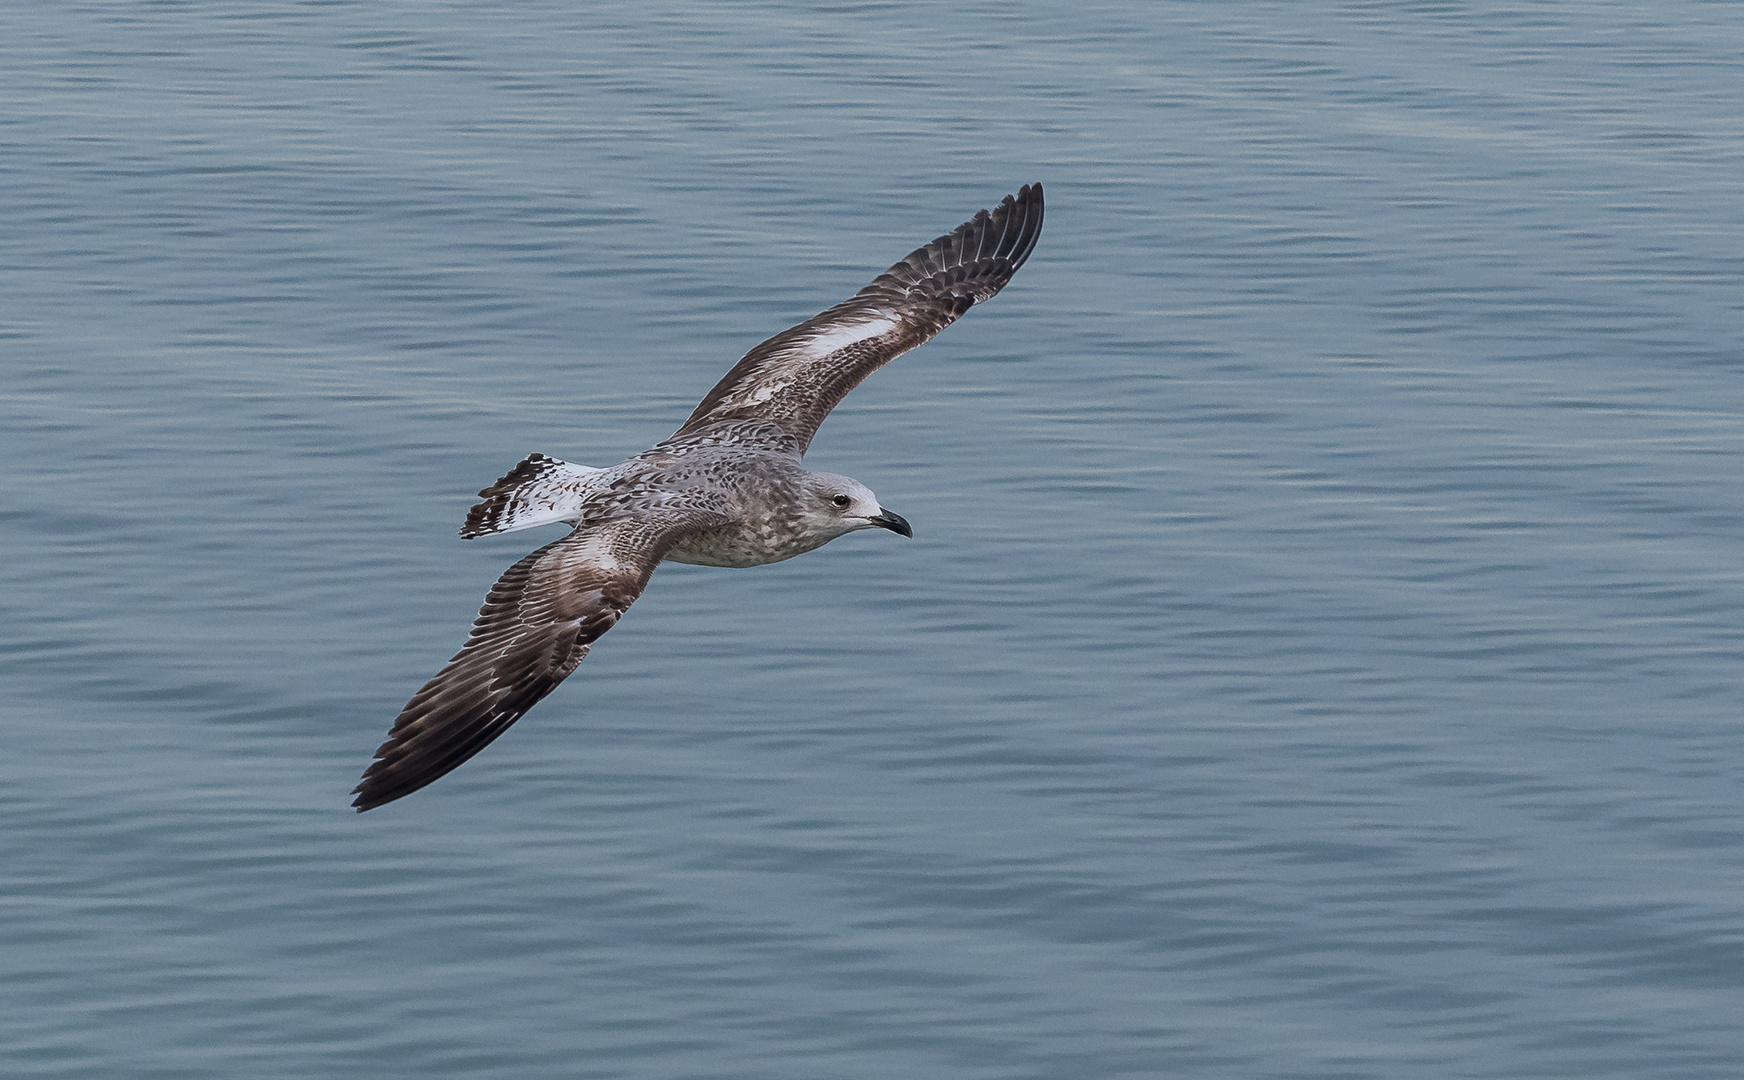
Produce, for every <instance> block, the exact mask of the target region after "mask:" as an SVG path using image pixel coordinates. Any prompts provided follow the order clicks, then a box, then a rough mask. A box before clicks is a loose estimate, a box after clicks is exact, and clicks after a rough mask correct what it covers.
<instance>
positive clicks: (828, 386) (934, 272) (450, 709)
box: [351, 184, 1042, 813]
mask: <svg viewBox="0 0 1744 1080" xmlns="http://www.w3.org/2000/svg"><path fill="white" fill-rule="evenodd" d="M1041 227H1042V186H1041V185H1040V184H1028V185H1025V186H1024V187H1022V188H1020V189H1019V190H1018V192H1017V194H1016V195H1007V196H1006V197H1005V198H1004V199H1003V200H1002V201H1001V202H1000V204H999V205H998V206H997V207H995V208H994V209H993V210H992V211H987V210H982V211H980V212H978V213H977V214H976V215H975V216H974V217H973V218H971V219H970V220H968V221H966V222H964V223H963V224H962V225H960V226H958V227H957V228H956V229H953V230H952V231H951V232H949V233H946V234H945V235H944V236H941V237H939V238H938V239H937V240H934V241H933V242H932V243H930V244H927V245H926V246H924V247H920V248H917V249H915V250H914V251H912V252H910V253H909V254H908V255H907V256H906V257H904V258H903V259H902V260H901V261H900V262H898V263H897V264H896V265H894V266H892V267H891V268H890V269H888V270H886V271H884V273H882V274H879V275H878V276H877V277H875V278H873V279H872V283H871V284H870V285H867V286H866V287H865V288H864V289H861V290H860V291H859V292H857V293H855V294H854V295H853V296H852V297H850V298H848V299H847V300H845V301H843V302H842V303H840V304H837V305H836V306H835V307H833V308H830V309H829V310H828V311H825V312H824V313H823V314H821V315H818V316H816V317H815V318H811V319H807V320H806V321H805V322H802V323H800V324H799V325H798V326H795V327H793V328H792V329H789V330H785V331H783V332H781V333H779V334H777V335H775V336H774V337H772V338H770V339H769V340H768V341H765V342H764V343H763V344H761V345H759V346H757V347H756V348H754V349H752V350H751V351H750V352H748V353H746V354H745V357H744V359H742V360H740V361H739V362H738V363H737V364H736V365H734V367H733V369H732V370H731V371H729V372H727V375H726V377H725V378H724V379H722V380H721V381H720V382H718V383H716V384H715V388H714V389H713V390H710V391H709V392H708V395H707V396H706V397H704V398H703V399H702V404H700V405H698V406H697V407H696V411H695V412H693V413H691V415H690V419H688V420H686V421H685V422H684V426H683V427H681V428H679V429H678V431H677V432H675V433H674V434H673V435H672V437H671V438H668V439H666V440H665V441H663V442H660V443H656V444H655V445H654V446H652V447H650V448H649V449H647V450H644V451H643V452H642V453H640V454H637V455H636V456H635V457H633V458H630V459H629V460H628V461H625V462H623V463H621V464H618V465H613V466H612V467H610V468H606V469H596V468H591V467H589V466H586V465H574V464H570V463H569V462H565V461H559V460H557V459H556V458H551V457H547V456H545V455H544V454H533V455H531V456H529V457H528V458H527V459H526V460H524V461H522V462H521V463H520V464H519V465H516V466H515V467H514V468H513V469H512V470H510V471H509V473H508V474H507V475H505V476H504V477H503V478H502V479H500V480H498V481H497V482H496V483H494V484H492V485H491V486H490V487H487V488H485V489H484V490H482V491H480V492H479V496H480V498H481V499H482V501H481V502H479V503H478V504H477V505H475V506H474V507H472V509H471V510H470V511H469V512H468V513H467V515H466V524H465V525H464V526H463V527H462V528H461V530H460V535H461V536H462V537H463V538H465V539H468V540H471V539H474V538H476V537H480V536H488V535H490V534H492V533H504V532H515V531H517V530H520V529H529V528H533V527H535V526H538V525H547V524H551V523H554V522H559V521H562V522H567V523H569V524H570V525H572V526H573V529H572V530H571V531H570V532H569V534H568V535H566V536H564V537H563V538H562V539H561V540H557V541H555V542H553V543H550V544H546V545H545V546H544V547H542V548H540V549H539V550H537V551H535V552H533V553H532V554H531V555H528V556H527V557H526V558H524V559H522V560H521V561H520V562H518V563H516V564H515V565H513V566H511V567H509V569H508V570H507V571H506V572H505V573H504V574H503V576H502V577H501V578H499V579H498V580H497V583H496V584H495V585H493V586H491V590H490V594H489V595H488V596H486V597H485V601H484V607H483V608H481V609H480V610H479V613H478V619H477V621H475V622H474V623H473V625H472V633H471V635H470V636H468V637H467V639H466V643H465V644H464V645H463V646H461V649H460V651H459V652H458V653H455V654H454V658H453V659H451V660H449V661H448V664H447V666H445V667H444V668H443V669H442V670H441V671H439V672H437V673H436V675H435V677H433V678H432V679H431V680H430V681H429V682H427V683H425V684H424V687H423V689H421V690H419V691H418V692H417V693H416V694H413V695H412V699H411V700H410V701H408V702H406V707H405V708H404V709H401V710H400V714H399V716H398V717H397V718H396V719H395V720H394V725H393V729H392V731H391V732H389V734H388V739H387V741H386V742H384V743H382V745H381V747H380V749H378V750H376V752H375V760H374V761H373V762H371V763H370V766H369V768H368V769H367V770H366V771H365V772H364V774H363V780H362V782H361V783H359V784H358V785H357V787H356V788H355V789H354V790H353V791H352V794H353V795H356V796H357V798H356V800H354V801H353V802H352V804H351V805H352V806H354V807H356V808H357V810H358V812H359V813H361V812H363V811H365V810H371V809H374V808H375V807H378V806H381V805H382V804H384V803H389V802H392V801H394V800H395V799H398V798H400V797H401V796H403V795H409V794H411V793H412V792H414V791H416V790H418V789H419V788H421V787H423V786H424V785H426V784H429V783H430V782H432V781H434V780H436V779H438V778H440V777H442V776H444V775H446V774H447V773H448V772H450V771H451V770H453V769H454V768H455V767H457V766H458V765H460V764H461V763H462V762H464V761H466V760H467V759H468V758H470V757H472V756H473V755H474V754H476V753H478V752H479V751H480V750H483V749H484V748H485V747H486V746H487V745H489V744H490V742H491V740H492V739H495V738H496V737H497V736H498V735H501V734H502V733H503V732H504V731H506V730H508V728H509V725H511V724H513V723H514V722H515V721H516V720H519V719H520V718H521V717H522V716H523V715H525V714H526V712H527V710H528V709H531V708H532V707H533V706H534V705H535V704H536V703H537V702H538V701H539V699H541V698H543V697H544V696H545V695H546V694H549V693H550V692H551V691H552V690H554V689H556V687H557V684H558V683H560V682H562V681H563V680H564V679H566V678H568V677H569V675H570V673H571V672H573V671H574V670H575V668H576V666H577V665H578V664H580V663H581V661H582V659H583V658H584V657H586V656H587V653H588V650H589V649H591V648H592V647H593V643H594V642H595V641H596V640H598V639H599V636H600V635H601V634H604V633H605V632H606V631H607V630H610V629H611V628H612V626H613V625H614V624H615V623H616V622H617V621H618V619H619V618H621V617H622V616H623V614H624V612H625V611H626V610H627V609H628V608H629V606H630V605H631V604H632V603H634V602H635V600H636V597H638V596H640V595H641V594H642V590H643V589H644V588H645V587H646V586H647V584H648V578H649V576H650V575H652V574H653V573H654V567H655V566H657V565H659V563H660V562H661V560H663V559H665V560H670V561H672V562H681V563H694V564H700V565H703V566H761V565H763V564H765V563H774V562H781V561H782V560H783V559H791V558H793V557H794V556H795V555H802V554H804V553H805V552H807V551H811V550H813V549H814V548H818V547H822V546H823V545H824V544H827V543H829V542H830V541H831V540H834V539H835V538H836V537H838V536H845V535H846V534H848V533H851V532H857V531H859V530H861V529H888V530H890V531H891V532H893V533H897V534H899V535H901V536H910V537H912V536H913V535H914V533H913V530H911V529H910V528H909V525H908V522H907V521H905V520H904V519H903V518H902V517H901V516H899V515H897V514H894V513H891V512H890V511H889V510H886V509H885V508H884V506H883V505H882V504H881V503H879V501H878V497H877V496H876V495H874V494H872V492H871V491H870V490H868V489H867V488H866V486H865V485H864V484H862V483H860V482H859V481H857V480H853V479H850V478H849V477H846V476H838V475H836V474H835V473H827V472H808V471H807V470H806V469H804V468H803V467H801V465H800V459H801V458H802V457H804V455H805V451H806V448H807V447H808V446H810V445H811V440H812V436H813V435H814V434H816V433H817V429H818V425H820V424H822V423H823V421H824V417H826V416H828V415H829V413H830V410H831V409H833V408H835V407H836V404H837V402H839V401H841V400H842V398H844V397H846V396H847V394H848V391H850V390H852V389H853V388H854V387H856V386H858V385H859V384H860V381H861V380H862V379H864V378H866V376H868V375H870V374H872V373H873V372H874V371H877V370H878V369H879V368H881V367H883V366H884V365H885V364H888V363H889V362H890V361H892V360H894V359H896V358H897V357H898V356H901V355H902V354H903V353H905V352H907V351H908V350H910V349H912V348H914V347H915V346H917V345H922V344H925V343H926V342H927V341H929V340H930V339H931V338H932V337H933V335H935V334H937V333H938V332H939V331H940V330H943V329H944V328H945V327H947V326H949V325H951V323H953V322H955V321H956V320H957V318H958V316H960V315H962V314H963V313H964V312H965V311H968V310H969V308H970V307H972V306H973V305H975V304H978V303H980V302H981V301H983V300H986V299H988V298H990V297H992V296H993V295H994V294H995V293H997V292H999V290H1000V289H1002V288H1004V286H1005V283H1006V282H1007V281H1010V280H1011V276H1012V275H1013V274H1015V273H1017V269H1018V267H1020V266H1022V265H1023V264H1024V260H1026V259H1028V258H1029V253H1030V251H1031V250H1032V249H1033V248H1034V247H1035V243H1036V238H1037V237H1038V236H1039V235H1040V233H1041Z"/></svg>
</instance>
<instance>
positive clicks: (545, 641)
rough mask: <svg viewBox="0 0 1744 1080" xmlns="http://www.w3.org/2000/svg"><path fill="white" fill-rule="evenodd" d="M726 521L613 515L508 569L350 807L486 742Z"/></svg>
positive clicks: (702, 516)
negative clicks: (693, 540) (686, 546)
mask: <svg viewBox="0 0 1744 1080" xmlns="http://www.w3.org/2000/svg"><path fill="white" fill-rule="evenodd" d="M726 520H727V518H726V515H725V514H721V513H716V512H714V511H712V510H704V509H671V510H661V511H659V512H654V513H649V514H646V515H639V516H636V517H630V518H622V519H617V520H612V521H606V522H602V523H600V524H598V525H589V526H586V527H584V528H580V529H577V530H576V531H574V532H572V533H570V534H569V535H568V536H566V537H564V538H563V539H561V540H558V541H556V542H555V543H551V544H547V545H545V546H544V547H542V548H540V549H539V550H538V551H535V552H533V553H532V554H531V555H528V556H527V557H526V558H524V559H522V560H521V561H520V562H518V563H516V564H515V565H514V566H511V567H509V569H508V570H507V572H505V573H504V574H503V576H502V577H501V578H499V579H498V580H497V583H496V584H495V585H494V586H492V587H491V591H490V595H489V596H487V597H486V598H485V602H484V607H483V608H481V609H480V610H479V613H478V620H477V621H476V622H474V623H473V625H472V635H471V636H470V637H468V638H467V639H466V644H465V645H464V646H463V647H462V648H461V650H460V651H459V652H458V653H455V654H454V658H453V659H452V660H450V661H449V662H448V666H446V667H444V668H443V669H442V670H441V671H439V672H437V673H436V677H435V678H433V679H431V680H430V681H429V682H427V683H425V684H424V688H423V689H422V690H419V691H418V692H417V693H416V694H414V695H412V700H411V701H408V702H407V703H406V707H405V708H404V709H402V710H400V715H399V717H398V718H397V719H396V720H395V721H394V727H393V731H392V732H391V733H390V734H389V735H388V741H387V742H385V743H383V744H382V745H381V748H380V749H378V750H377V751H376V752H375V757H376V760H375V761H374V762H373V763H371V764H370V767H369V769H368V770H367V771H366V772H365V773H364V774H363V781H362V783H360V784H358V785H357V788H356V789H355V790H354V791H353V792H352V794H354V795H356V796H357V799H356V800H355V801H354V802H353V803H352V804H351V805H353V806H355V807H356V808H357V809H358V811H359V812H361V811H364V810H369V809H373V808H374V807H377V806H380V805H382V804H383V803H386V802H392V801H393V800H395V799H397V798H399V797H400V796H402V795H407V794H410V793H411V792H414V791H416V790H418V789H419V788H421V787H423V786H424V785H425V784H428V783H430V782H431V781H432V780H435V779H437V778H438V777H440V776H443V775H444V774H446V773H447V772H448V771H449V770H451V769H453V768H454V767H455V766H457V765H459V764H460V763H461V762H463V761H465V760H466V759H467V758H469V757H471V756H472V755H474V754H476V753H478V752H479V751H480V750H482V749H484V748H485V746H486V745H488V744H489V743H490V741H491V740H492V739H494V738H496V737H497V736H498V735H501V734H502V733H503V732H504V731H507V730H508V728H509V725H510V724H513V723H514V722H515V721H516V720H519V719H520V718H521V716H522V715H523V714H525V713H526V711H527V710H528V709H531V708H532V707H533V705H534V704H535V703H536V702H537V701H538V700H539V699H540V698H542V697H544V696H545V695H546V694H549V693H550V692H551V691H552V689H553V688H554V687H556V686H557V684H558V683H560V682H562V681H563V680H564V679H565V678H566V677H568V675H569V673H570V672H572V671H574V670H575V667H576V665H577V664H579V663H581V661H582V658H583V657H585V656H586V655H587V651H588V649H589V647H591V646H592V645H593V643H594V641H595V640H597V639H598V638H599V636H600V635H601V634H603V633H605V632H606V631H607V630H610V629H611V628H612V624H614V623H616V622H617V621H618V617H619V616H621V615H622V614H623V613H624V612H625V610H627V609H628V608H629V606H630V605H631V604H632V603H634V602H635V599H636V597H638V596H640V595H642V590H643V588H645V587H646V586H647V584H648V576H649V575H650V574H652V573H653V572H654V567H655V566H656V565H657V564H658V563H659V562H660V560H661V558H662V557H664V556H665V554H666V552H667V551H669V550H671V548H672V545H673V544H675V543H677V542H678V541H679V540H680V539H682V538H683V537H685V536H687V535H689V534H690V533H692V532H695V531H696V530H698V529H704V528H708V527H710V526H713V525H719V524H722V523H723V522H725V521H726Z"/></svg>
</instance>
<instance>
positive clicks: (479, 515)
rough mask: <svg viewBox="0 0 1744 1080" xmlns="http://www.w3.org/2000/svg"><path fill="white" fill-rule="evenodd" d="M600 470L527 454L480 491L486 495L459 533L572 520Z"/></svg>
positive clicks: (485, 532)
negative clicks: (525, 457)
mask: <svg viewBox="0 0 1744 1080" xmlns="http://www.w3.org/2000/svg"><path fill="white" fill-rule="evenodd" d="M602 472H605V470H604V469H595V468H593V467H591V466H588V465H571V464H570V463H569V462H567V461H558V460H557V459H556V458H553V457H546V456H545V455H544V454H531V455H529V456H528V457H527V459H526V460H525V461H523V462H521V463H520V464H519V465H516V466H515V467H514V468H513V469H511V470H509V472H508V473H507V474H506V475H505V476H503V477H502V479H500V480H498V481H497V482H496V483H494V484H492V485H491V486H490V487H487V488H485V489H484V490H482V491H480V492H479V493H478V494H479V497H480V498H481V499H483V500H484V501H483V502H480V503H479V504H477V505H476V506H474V507H473V508H472V509H471V510H470V511H468V512H467V515H466V524H465V525H463V526H461V528H460V535H461V536H463V537H465V538H466V539H468V540H471V539H473V538H474V537H478V536H488V535H490V534H491V533H506V532H517V531H519V530H521V529H531V528H534V527H535V526H538V525H549V524H551V523H553V522H557V521H574V520H576V518H577V517H578V516H579V515H580V513H581V508H582V505H583V503H585V502H586V501H587V497H588V496H589V495H590V494H591V493H592V490H593V485H592V483H591V480H592V478H593V477H596V476H598V475H599V474H600V473H602Z"/></svg>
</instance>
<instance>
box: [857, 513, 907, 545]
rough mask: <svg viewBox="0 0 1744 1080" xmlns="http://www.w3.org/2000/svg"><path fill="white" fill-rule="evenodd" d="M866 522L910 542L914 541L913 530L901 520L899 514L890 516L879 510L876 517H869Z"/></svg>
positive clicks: (890, 514)
mask: <svg viewBox="0 0 1744 1080" xmlns="http://www.w3.org/2000/svg"><path fill="white" fill-rule="evenodd" d="M866 520H867V521H870V522H871V523H872V524H874V525H876V526H878V527H879V528H880V529H889V530H890V531H891V532H893V533H898V534H900V535H902V536H906V537H908V538H909V539H911V540H912V539H914V530H913V529H911V528H909V527H908V522H907V521H906V520H904V519H903V517H902V515H901V514H892V513H891V512H890V511H888V510H879V511H878V516H877V517H869V518H867V519H866Z"/></svg>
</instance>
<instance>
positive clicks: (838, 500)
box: [830, 495, 854, 506]
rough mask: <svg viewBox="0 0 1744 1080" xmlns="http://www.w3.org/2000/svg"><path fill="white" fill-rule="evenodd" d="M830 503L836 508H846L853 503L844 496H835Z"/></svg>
mask: <svg viewBox="0 0 1744 1080" xmlns="http://www.w3.org/2000/svg"><path fill="white" fill-rule="evenodd" d="M830 501H831V502H833V503H835V504H836V505H837V506H847V505H848V504H849V503H851V502H853V501H854V500H853V499H850V498H848V497H847V496H846V495H837V496H836V497H835V498H833V499H831V500H830Z"/></svg>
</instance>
